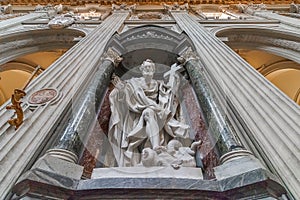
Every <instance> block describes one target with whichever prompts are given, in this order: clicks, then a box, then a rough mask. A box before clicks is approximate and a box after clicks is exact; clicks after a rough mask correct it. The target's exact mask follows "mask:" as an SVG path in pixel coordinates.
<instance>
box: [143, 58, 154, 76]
mask: <svg viewBox="0 0 300 200" xmlns="http://www.w3.org/2000/svg"><path fill="white" fill-rule="evenodd" d="M140 70H141V72H142V74H143V76H144V77H145V76H147V77H149V76H151V78H152V77H153V75H154V72H155V64H154V62H153V61H152V60H150V59H147V60H145V61H144V62H143V63H142V64H141V66H140Z"/></svg>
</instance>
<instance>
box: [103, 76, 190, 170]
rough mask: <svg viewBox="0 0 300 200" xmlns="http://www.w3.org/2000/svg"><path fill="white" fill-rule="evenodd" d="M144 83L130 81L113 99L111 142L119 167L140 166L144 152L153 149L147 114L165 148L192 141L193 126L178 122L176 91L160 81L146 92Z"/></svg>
mask: <svg viewBox="0 0 300 200" xmlns="http://www.w3.org/2000/svg"><path fill="white" fill-rule="evenodd" d="M143 81H144V79H143V78H142V77H141V78H132V79H129V80H127V81H125V82H124V84H125V86H124V88H122V89H118V88H115V89H114V90H113V91H112V92H111V94H110V96H109V101H110V107H111V112H112V114H111V118H110V123H109V132H108V139H109V142H110V144H111V146H112V150H113V154H114V156H115V158H116V161H117V163H118V166H119V167H128V166H135V165H137V164H138V163H140V160H141V152H142V150H143V148H145V147H150V148H151V147H152V146H151V143H150V142H149V136H148V135H147V134H146V129H145V124H146V121H145V113H147V112H148V113H151V116H150V117H153V118H154V120H152V122H153V121H154V122H153V123H157V124H156V125H157V126H158V127H159V130H160V131H159V136H158V137H159V141H160V145H161V146H165V145H166V144H167V142H168V141H169V140H170V139H172V138H174V137H181V138H188V137H189V135H188V130H189V126H187V125H186V124H184V123H183V122H180V121H179V120H177V119H176V116H177V115H178V114H179V113H178V110H180V109H179V102H178V99H177V97H176V94H174V91H172V88H170V87H167V86H166V85H165V84H164V83H163V82H162V81H156V80H152V81H153V84H152V86H151V87H150V88H144V87H143ZM154 136H156V135H154Z"/></svg>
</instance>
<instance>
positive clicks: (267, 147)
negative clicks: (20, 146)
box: [172, 12, 300, 199]
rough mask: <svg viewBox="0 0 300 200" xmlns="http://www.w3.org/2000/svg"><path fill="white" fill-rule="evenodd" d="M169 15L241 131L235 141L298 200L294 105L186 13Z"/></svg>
mask: <svg viewBox="0 0 300 200" xmlns="http://www.w3.org/2000/svg"><path fill="white" fill-rule="evenodd" d="M172 15H173V17H174V19H175V20H176V22H177V24H178V25H179V26H180V28H181V29H182V30H184V31H185V32H186V33H187V35H188V36H189V37H190V38H191V39H192V40H193V41H194V44H195V47H196V51H197V53H198V54H199V55H200V60H201V63H202V64H203V66H204V68H205V70H206V71H207V73H208V76H209V77H210V78H211V80H213V82H214V83H215V85H216V87H218V90H219V92H220V95H219V96H220V97H219V98H221V99H224V101H223V102H222V103H223V106H224V108H226V109H228V110H230V112H228V113H233V116H234V117H235V121H234V123H237V124H242V126H243V129H245V133H246V134H247V136H242V135H240V137H245V138H247V140H248V141H249V142H250V143H253V144H254V145H255V148H256V149H257V150H258V151H259V152H261V154H262V155H263V157H264V161H265V163H266V164H267V165H268V167H269V168H270V169H271V170H272V172H273V173H275V174H276V175H278V177H280V178H281V180H282V182H283V183H284V184H285V186H286V188H287V189H288V190H289V191H290V192H291V194H292V195H293V196H294V197H295V198H296V199H299V198H300V196H299V192H298V191H300V185H299V180H300V173H299V167H300V166H299V160H300V155H299V146H300V136H299V132H300V124H299V121H300V109H299V106H298V105H296V104H295V103H294V102H292V100H290V99H289V98H288V97H287V96H286V95H284V94H283V93H282V92H281V91H279V90H278V89H277V88H276V87H275V86H273V85H272V84H270V82H268V81H267V80H266V79H265V78H264V77H262V76H261V75H260V74H259V73H258V72H256V71H255V69H253V68H252V67H251V66H249V64H247V63H246V62H245V61H244V60H243V59H242V58H240V57H239V56H238V55H237V54H236V53H235V52H234V51H233V50H232V49H230V48H229V47H228V46H226V45H225V44H224V43H223V42H222V41H220V40H219V39H218V38H217V37H215V36H214V35H212V34H210V33H209V32H208V31H207V30H206V29H205V28H204V27H203V26H202V25H200V24H199V23H197V22H196V21H195V20H194V19H192V18H191V17H190V16H189V15H188V14H187V13H180V12H176V13H175V12H173V13H172ZM238 134H240V133H238Z"/></svg>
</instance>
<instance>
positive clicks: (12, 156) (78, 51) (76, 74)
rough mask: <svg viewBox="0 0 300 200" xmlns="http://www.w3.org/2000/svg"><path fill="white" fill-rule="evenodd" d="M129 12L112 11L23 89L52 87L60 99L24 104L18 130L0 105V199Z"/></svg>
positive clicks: (78, 91)
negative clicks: (30, 104)
mask: <svg viewBox="0 0 300 200" xmlns="http://www.w3.org/2000/svg"><path fill="white" fill-rule="evenodd" d="M128 14H129V12H128V11H122V12H121V11H120V12H114V13H113V14H112V15H111V16H109V17H108V18H106V20H104V22H102V23H101V24H100V25H99V26H97V27H96V28H95V29H94V30H93V31H92V32H90V33H89V34H88V35H87V36H86V37H85V38H83V39H82V40H81V41H80V42H79V43H77V44H76V45H75V46H73V47H72V48H71V49H70V50H69V51H68V52H66V53H65V54H64V55H63V56H62V57H61V58H60V59H58V60H57V61H55V62H54V63H53V64H52V65H51V66H50V67H48V68H47V70H46V71H45V72H44V73H42V74H41V75H40V76H38V77H37V78H36V79H35V80H34V81H33V82H32V83H31V84H30V85H29V87H28V89H26V92H27V94H28V95H30V94H31V93H33V92H34V91H36V90H39V89H41V88H55V89H57V90H58V92H59V93H60V94H61V95H62V98H61V100H60V101H58V102H56V103H48V104H46V105H43V106H38V107H37V108H36V109H35V110H34V111H30V110H29V107H28V106H26V103H25V104H23V107H24V114H25V119H24V123H23V124H22V126H20V128H19V129H18V130H17V131H15V130H14V127H11V126H9V125H8V124H7V123H6V121H7V120H8V119H9V118H11V116H12V115H13V111H7V110H6V109H5V105H3V106H2V107H1V108H0V116H1V117H0V119H1V120H0V166H1V167H0V199H4V198H5V196H7V195H8V194H9V192H10V188H11V187H12V186H13V185H14V183H15V181H16V180H17V179H18V178H19V176H20V175H21V173H22V172H23V171H24V170H26V169H29V168H30V166H31V165H32V163H33V161H34V160H35V158H36V157H37V156H38V155H39V153H40V151H41V150H42V149H43V148H44V146H45V145H46V144H47V141H48V140H49V138H51V137H53V136H52V134H53V131H54V129H55V128H56V126H57V124H59V123H60V121H61V118H62V116H63V115H64V114H65V112H66V108H67V107H68V106H69V105H70V104H71V103H72V100H73V98H74V97H76V96H78V95H79V94H81V93H82V91H83V89H84V88H86V84H87V83H88V82H89V80H91V77H93V75H94V74H95V72H96V71H97V69H98V66H99V64H100V62H101V61H100V57H101V55H102V54H103V52H104V47H105V45H106V43H107V42H108V40H109V39H110V38H111V36H112V35H113V34H114V33H115V32H116V31H117V30H118V29H119V28H120V27H121V26H122V24H123V22H124V20H125V19H126V17H127V16H128ZM60 125H61V124H60Z"/></svg>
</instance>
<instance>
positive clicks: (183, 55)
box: [177, 47, 199, 65]
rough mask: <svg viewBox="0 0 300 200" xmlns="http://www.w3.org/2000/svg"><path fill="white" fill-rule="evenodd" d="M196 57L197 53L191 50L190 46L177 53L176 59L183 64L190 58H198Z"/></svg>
mask: <svg viewBox="0 0 300 200" xmlns="http://www.w3.org/2000/svg"><path fill="white" fill-rule="evenodd" d="M198 59H199V57H198V55H197V53H196V52H195V51H193V50H192V48H191V47H189V48H187V49H186V50H185V51H183V52H181V53H179V57H178V58H177V60H178V61H179V62H180V63H181V64H183V65H185V64H186V63H187V62H188V61H190V60H198Z"/></svg>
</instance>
